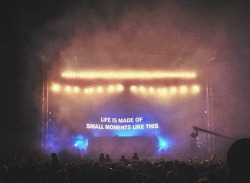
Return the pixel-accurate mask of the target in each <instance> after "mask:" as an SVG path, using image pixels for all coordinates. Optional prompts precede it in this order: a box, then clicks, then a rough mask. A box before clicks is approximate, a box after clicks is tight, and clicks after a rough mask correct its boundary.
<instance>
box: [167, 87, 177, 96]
mask: <svg viewBox="0 0 250 183" xmlns="http://www.w3.org/2000/svg"><path fill="white" fill-rule="evenodd" d="M169 91H170V93H171V94H176V92H177V88H176V87H174V86H172V87H170V89H169Z"/></svg>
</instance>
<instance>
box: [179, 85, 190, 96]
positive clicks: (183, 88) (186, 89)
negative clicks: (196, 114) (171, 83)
mask: <svg viewBox="0 0 250 183" xmlns="http://www.w3.org/2000/svg"><path fill="white" fill-rule="evenodd" d="M187 91H188V88H187V86H181V87H180V92H181V93H183V94H184V93H187Z"/></svg>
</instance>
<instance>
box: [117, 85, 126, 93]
mask: <svg viewBox="0 0 250 183" xmlns="http://www.w3.org/2000/svg"><path fill="white" fill-rule="evenodd" d="M116 88H117V90H118V92H122V91H123V90H124V87H123V86H122V85H121V84H119V85H117V86H116Z"/></svg>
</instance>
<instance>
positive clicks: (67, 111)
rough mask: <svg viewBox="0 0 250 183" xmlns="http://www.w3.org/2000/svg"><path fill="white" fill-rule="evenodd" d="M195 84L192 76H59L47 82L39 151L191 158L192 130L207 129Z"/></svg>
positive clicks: (143, 73) (201, 95) (159, 73)
mask: <svg viewBox="0 0 250 183" xmlns="http://www.w3.org/2000/svg"><path fill="white" fill-rule="evenodd" d="M199 82H200V81H199V80H198V79H197V75H196V73H194V72H166V71H155V72H149V71H130V72H128V71H122V72H121V71H120V72H111V71H109V72H103V71H99V72H97V71H96V72H93V71H91V72H89V71H88V72H87V71H82V72H63V73H62V74H61V75H59V76H58V77H55V78H53V81H50V82H47V83H46V84H47V85H46V86H47V87H45V91H44V93H45V98H44V106H43V114H44V118H43V144H44V147H45V148H46V150H47V151H49V152H52V151H54V152H60V151H62V150H63V149H67V150H72V151H73V150H74V151H75V150H76V149H78V150H79V151H81V152H82V153H84V154H88V155H90V156H97V155H99V154H100V153H101V152H103V153H108V154H110V155H111V156H113V157H119V156H120V155H122V154H124V155H129V154H131V153H132V152H137V153H138V154H140V156H143V157H154V156H160V155H161V154H188V153H191V152H192V149H193V145H192V144H193V143H194V142H193V139H192V138H191V137H190V132H191V130H192V126H193V125H197V126H201V127H205V126H206V125H207V124H206V104H205V100H204V99H205V95H204V92H203V91H204V89H203V88H202V86H200V84H199ZM46 89H47V90H46Z"/></svg>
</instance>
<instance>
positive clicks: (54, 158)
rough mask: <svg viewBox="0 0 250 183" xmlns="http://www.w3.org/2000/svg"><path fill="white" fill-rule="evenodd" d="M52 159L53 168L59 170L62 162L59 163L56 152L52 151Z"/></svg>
mask: <svg viewBox="0 0 250 183" xmlns="http://www.w3.org/2000/svg"><path fill="white" fill-rule="evenodd" d="M51 161H52V168H53V169H54V170H58V169H59V164H60V163H59V158H58V156H57V154H56V153H51Z"/></svg>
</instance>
